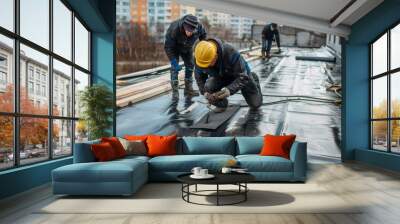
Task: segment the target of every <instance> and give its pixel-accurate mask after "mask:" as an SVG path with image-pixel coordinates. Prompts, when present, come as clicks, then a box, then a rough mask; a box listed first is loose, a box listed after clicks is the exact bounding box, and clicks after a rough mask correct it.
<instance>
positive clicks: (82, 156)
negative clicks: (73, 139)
mask: <svg viewBox="0 0 400 224" xmlns="http://www.w3.org/2000/svg"><path fill="white" fill-rule="evenodd" d="M99 142H100V141H90V142H81V143H75V145H74V163H89V162H95V161H96V158H95V157H94V155H93V153H92V149H91V148H90V146H91V145H92V144H96V143H99Z"/></svg>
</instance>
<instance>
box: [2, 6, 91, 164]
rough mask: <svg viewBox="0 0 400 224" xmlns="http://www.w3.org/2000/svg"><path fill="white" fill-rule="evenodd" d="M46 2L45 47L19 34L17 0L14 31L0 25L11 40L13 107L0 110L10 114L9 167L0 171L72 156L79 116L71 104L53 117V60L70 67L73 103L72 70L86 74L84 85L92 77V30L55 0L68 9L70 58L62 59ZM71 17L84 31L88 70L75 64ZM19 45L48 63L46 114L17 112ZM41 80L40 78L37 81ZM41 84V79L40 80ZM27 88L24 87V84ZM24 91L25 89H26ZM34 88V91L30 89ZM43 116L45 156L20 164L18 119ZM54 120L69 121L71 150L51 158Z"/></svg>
mask: <svg viewBox="0 0 400 224" xmlns="http://www.w3.org/2000/svg"><path fill="white" fill-rule="evenodd" d="M47 1H49V12H48V13H49V48H48V49H46V48H45V47H42V46H40V45H39V44H36V43H34V42H33V41H30V40H29V39H27V38H25V37H23V36H21V35H20V16H21V15H20V0H14V1H13V10H14V18H13V20H14V21H13V22H14V24H13V25H14V27H13V28H14V30H13V31H10V30H8V29H6V28H4V27H1V26H0V35H3V36H5V37H8V38H11V39H12V41H13V45H14V46H13V47H14V48H13V54H12V57H13V64H12V65H11V66H12V68H11V70H12V72H13V73H12V74H11V75H13V79H14V93H13V94H14V99H13V103H14V105H13V107H14V110H13V112H2V111H0V116H4V117H7V116H11V117H12V119H13V160H14V161H13V166H11V167H5V168H0V172H2V171H5V170H10V169H16V168H19V167H23V166H30V165H33V164H38V163H43V162H46V161H49V160H54V159H56V160H58V159H62V158H66V157H70V156H72V155H73V151H74V143H75V123H76V121H78V120H79V117H75V108H74V107H72V108H71V109H72V111H71V114H70V116H56V115H53V97H54V96H53V92H52V91H53V75H54V74H53V59H55V60H58V61H59V62H62V63H64V64H66V65H68V66H71V84H72V85H71V90H70V91H71V92H72V94H73V95H72V99H71V100H72V105H74V103H75V88H74V85H73V84H74V82H75V69H77V70H79V71H81V72H83V73H85V74H87V75H88V76H89V83H88V86H91V85H92V82H93V77H92V71H91V70H92V68H91V66H92V60H91V59H92V57H91V50H92V43H91V38H92V30H91V29H90V28H89V27H88V25H87V24H86V23H85V22H84V20H83V19H82V18H81V17H80V16H79V14H78V13H76V12H75V11H74V10H73V9H72V7H71V6H70V5H69V4H68V2H66V1H65V0H59V1H60V2H61V3H62V4H64V6H65V7H67V8H68V10H70V11H71V18H70V22H71V27H72V30H71V34H70V35H71V59H67V58H64V57H63V56H61V55H59V54H57V53H55V52H54V51H53V50H54V48H53V47H54V45H53V41H54V40H53V32H54V29H53V24H54V23H53V21H54V17H53V15H54V14H53V10H54V9H53V1H54V0H47ZM75 18H76V19H77V20H79V22H80V23H81V24H82V25H83V26H84V28H85V29H86V30H87V31H88V36H89V37H88V58H89V59H88V63H89V64H88V69H85V68H83V67H81V66H80V65H78V64H76V63H75ZM21 44H23V45H25V46H27V47H30V48H32V49H33V50H36V51H38V52H40V53H43V54H45V55H47V56H48V58H49V63H48V77H47V78H48V84H47V88H46V90H47V91H48V93H46V94H47V96H48V102H47V103H48V107H49V110H48V113H47V114H46V115H39V114H26V113H21V111H20V87H21V86H20V85H21V81H20V69H21V68H20V64H21V62H20V58H21V57H20V45H21ZM33 72H34V79H33V80H35V79H36V77H35V72H36V71H35V70H34V71H33ZM25 75H26V77H27V80H29V79H30V77H29V73H27V74H25ZM39 81H41V80H39ZM40 83H41V82H40ZM27 87H28V86H27ZM27 91H29V90H28V89H27ZM34 91H35V90H34ZM24 117H27V118H45V119H47V122H48V136H47V142H48V143H49V144H48V146H47V147H48V148H47V150H48V157H47V158H44V159H43V160H41V161H38V162H32V163H26V164H21V161H20V160H21V159H20V149H19V148H20V143H19V141H20V119H21V118H24ZM56 120H67V121H71V125H72V126H71V129H72V130H71V131H72V132H71V153H70V154H69V155H63V156H57V157H55V158H54V155H53V153H54V150H53V148H54V147H53V144H50V143H52V142H53V134H52V133H53V121H56Z"/></svg>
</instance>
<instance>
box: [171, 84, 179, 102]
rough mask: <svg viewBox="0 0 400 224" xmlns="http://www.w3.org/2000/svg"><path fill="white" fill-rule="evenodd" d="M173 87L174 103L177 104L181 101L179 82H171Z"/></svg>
mask: <svg viewBox="0 0 400 224" xmlns="http://www.w3.org/2000/svg"><path fill="white" fill-rule="evenodd" d="M171 87H172V101H173V102H176V101H178V100H179V81H178V80H171Z"/></svg>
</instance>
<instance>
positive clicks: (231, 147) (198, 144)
mask: <svg viewBox="0 0 400 224" xmlns="http://www.w3.org/2000/svg"><path fill="white" fill-rule="evenodd" d="M234 140H235V139H234V138H233V137H183V142H182V143H183V147H182V153H183V154H186V155H201V154H226V155H234V153H235V141H234Z"/></svg>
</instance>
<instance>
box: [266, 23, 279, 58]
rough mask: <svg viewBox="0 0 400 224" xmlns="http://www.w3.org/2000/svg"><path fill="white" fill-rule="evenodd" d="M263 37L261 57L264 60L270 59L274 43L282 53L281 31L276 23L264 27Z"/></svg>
mask: <svg viewBox="0 0 400 224" xmlns="http://www.w3.org/2000/svg"><path fill="white" fill-rule="evenodd" d="M261 36H262V40H261V41H262V47H261V56H262V57H263V58H265V57H268V58H269V57H270V56H271V55H270V52H271V46H272V41H273V40H275V41H276V45H277V46H278V49H279V52H281V41H280V39H279V31H278V25H277V24H276V23H271V24H267V25H265V26H264V29H263V30H262V33H261Z"/></svg>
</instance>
